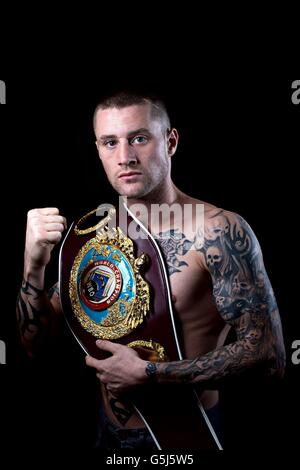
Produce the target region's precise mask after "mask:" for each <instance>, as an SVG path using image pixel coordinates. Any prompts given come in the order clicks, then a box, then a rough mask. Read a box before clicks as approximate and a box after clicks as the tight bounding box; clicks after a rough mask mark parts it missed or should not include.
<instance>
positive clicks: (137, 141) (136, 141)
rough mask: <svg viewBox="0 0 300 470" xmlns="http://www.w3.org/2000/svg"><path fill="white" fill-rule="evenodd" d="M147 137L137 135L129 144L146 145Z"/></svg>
mask: <svg viewBox="0 0 300 470" xmlns="http://www.w3.org/2000/svg"><path fill="white" fill-rule="evenodd" d="M148 140H149V139H148V137H146V136H144V135H137V136H136V137H134V138H133V139H132V140H131V142H130V143H131V144H146V143H147V142H148Z"/></svg>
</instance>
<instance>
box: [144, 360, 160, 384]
mask: <svg viewBox="0 0 300 470" xmlns="http://www.w3.org/2000/svg"><path fill="white" fill-rule="evenodd" d="M145 373H146V375H147V377H148V380H150V381H151V382H154V381H157V377H158V369H157V364H156V363H155V362H147V363H146V368H145Z"/></svg>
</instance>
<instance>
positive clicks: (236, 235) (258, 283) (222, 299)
mask: <svg viewBox="0 0 300 470" xmlns="http://www.w3.org/2000/svg"><path fill="white" fill-rule="evenodd" d="M213 230H214V235H215V236H211V237H209V238H208V239H207V240H206V242H205V250H204V257H205V262H206V267H207V269H208V271H209V272H210V274H211V278H212V283H213V296H214V298H215V302H216V305H217V308H218V311H219V313H220V315H221V316H222V317H223V319H224V320H225V321H229V322H234V321H235V320H236V319H238V318H239V317H241V316H242V315H244V314H248V315H249V314H258V315H262V316H263V315H267V314H269V313H271V312H272V311H274V310H276V308H277V305H276V300H275V297H274V293H273V290H272V287H271V284H270V281H269V278H268V275H267V273H266V269H265V266H264V263H263V258H262V253H261V249H260V246H259V243H258V241H257V239H256V237H255V234H254V233H253V231H252V230H251V228H250V227H249V225H248V224H247V223H246V222H245V221H244V220H243V219H242V218H241V217H239V216H236V215H231V216H228V217H226V216H223V217H222V219H221V222H220V224H219V226H218V225H215V226H214V228H213Z"/></svg>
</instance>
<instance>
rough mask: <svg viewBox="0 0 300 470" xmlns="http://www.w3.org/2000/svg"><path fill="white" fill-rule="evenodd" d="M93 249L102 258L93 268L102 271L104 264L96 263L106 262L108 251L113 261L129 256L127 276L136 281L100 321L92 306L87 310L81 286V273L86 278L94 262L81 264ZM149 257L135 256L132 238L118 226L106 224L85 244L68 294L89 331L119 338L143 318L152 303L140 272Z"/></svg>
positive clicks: (97, 335)
mask: <svg viewBox="0 0 300 470" xmlns="http://www.w3.org/2000/svg"><path fill="white" fill-rule="evenodd" d="M90 250H93V253H97V254H100V255H101V261H100V262H99V261H98V262H96V263H94V264H96V268H95V267H93V268H92V269H94V270H97V269H99V271H101V267H99V266H97V263H101V262H103V258H105V256H106V255H107V256H111V257H110V258H107V259H109V261H108V262H107V263H109V264H110V265H112V264H113V263H114V262H116V263H118V261H120V260H121V259H122V258H123V260H124V259H125V261H126V260H127V261H126V266H128V269H129V271H130V272H129V274H128V273H127V276H129V277H130V279H132V283H133V284H132V285H133V289H132V288H130V292H129V291H128V292H129V294H130V295H128V296H126V295H123V297H122V298H121V297H120V298H117V300H114V301H113V302H112V303H111V304H109V306H108V307H107V309H106V310H105V312H106V316H105V318H103V319H102V320H100V321H94V320H92V318H91V317H90V315H89V314H88V313H90V312H89V310H88V309H86V311H85V310H84V308H85V305H84V304H83V303H82V296H81V290H80V282H81V281H80V276H81V277H82V279H84V275H83V274H82V271H85V270H86V269H89V264H91V263H93V261H92V260H90V261H89V262H87V263H86V265H85V266H84V268H83V267H82V260H83V258H84V257H85V255H87V253H88V252H89V251H90ZM88 256H89V255H88ZM147 259H148V258H147V255H146V254H145V253H142V254H141V256H139V257H137V258H136V257H135V256H134V246H133V242H132V240H131V239H130V238H128V237H126V236H125V235H124V233H123V232H122V230H121V229H120V228H119V227H117V228H108V227H106V226H105V227H103V228H102V229H101V230H100V231H98V233H97V235H96V236H95V237H94V238H92V239H91V240H89V241H88V242H87V243H86V244H85V245H83V247H82V248H81V249H80V250H79V252H78V254H77V256H76V257H75V260H74V263H73V266H72V269H71V273H70V280H69V295H70V300H71V304H72V308H73V311H74V313H75V316H76V318H77V319H78V321H79V322H80V324H81V325H82V326H83V328H84V329H85V330H86V331H88V332H89V333H92V334H93V335H94V336H95V337H97V338H101V339H109V340H111V339H118V338H121V337H123V336H126V335H128V334H129V333H130V332H131V331H133V330H134V329H135V328H137V327H138V326H139V325H140V324H141V323H142V322H143V320H144V317H145V316H146V315H147V313H148V311H149V304H150V293H149V286H148V284H147V282H146V281H145V280H144V279H143V278H142V275H141V269H142V268H143V267H144V266H145V264H146V262H147ZM104 263H105V261H104ZM116 266H117V264H116ZM102 269H103V267H102ZM106 269H108V268H106ZM114 269H115V271H118V269H117V268H114V267H113V269H112V272H113V270H114ZM99 276H100V274H99ZM128 289H129V287H128ZM128 297H129V298H128ZM96 314H99V312H96Z"/></svg>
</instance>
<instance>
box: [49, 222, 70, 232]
mask: <svg viewBox="0 0 300 470" xmlns="http://www.w3.org/2000/svg"><path fill="white" fill-rule="evenodd" d="M45 230H46V231H47V232H63V231H64V230H65V226H64V224H60V223H50V224H48V223H47V224H45Z"/></svg>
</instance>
